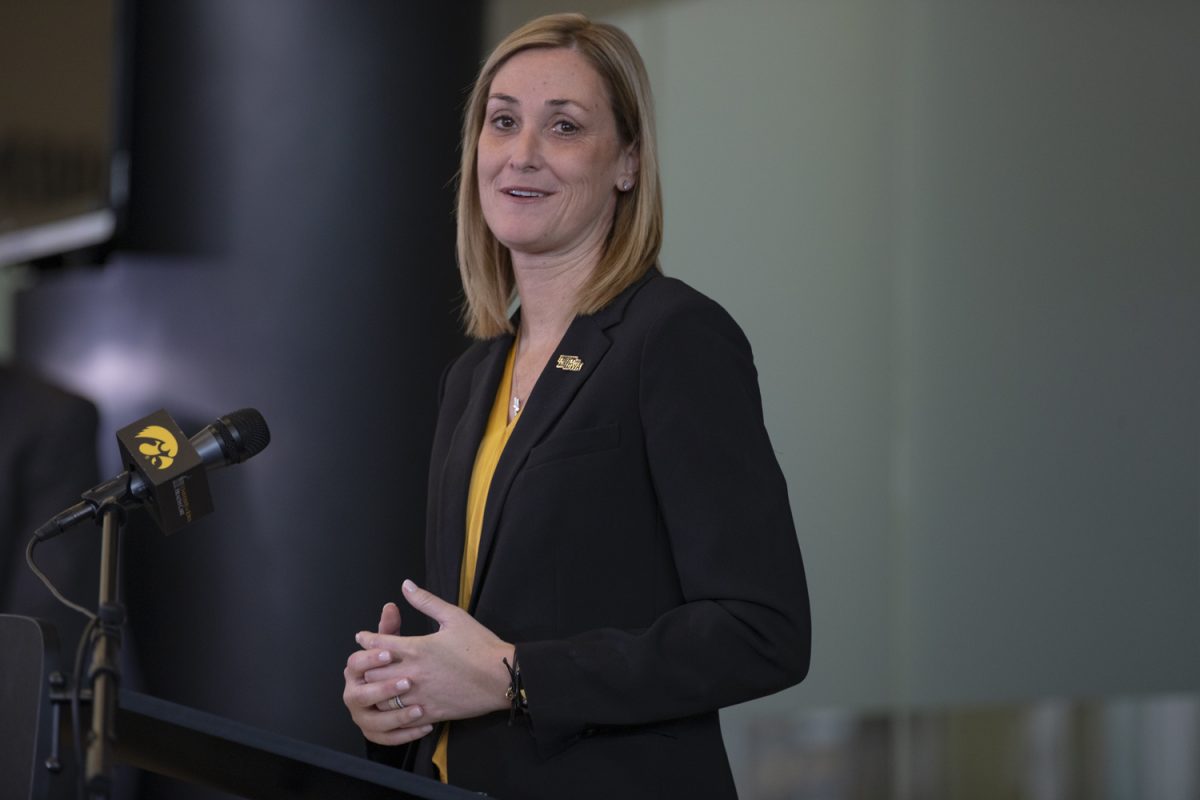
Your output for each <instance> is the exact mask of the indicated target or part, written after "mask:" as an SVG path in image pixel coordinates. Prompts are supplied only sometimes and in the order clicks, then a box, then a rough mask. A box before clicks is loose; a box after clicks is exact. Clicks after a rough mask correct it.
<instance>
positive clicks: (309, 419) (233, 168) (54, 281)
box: [17, 0, 481, 797]
mask: <svg viewBox="0 0 1200 800" xmlns="http://www.w3.org/2000/svg"><path fill="white" fill-rule="evenodd" d="M126 12H127V14H128V16H127V18H126V19H125V22H124V23H123V24H125V25H126V26H127V28H126V33H127V34H128V35H126V36H125V37H124V39H125V45H124V46H125V47H127V48H128V55H129V59H128V65H127V66H128V69H127V71H126V74H125V77H124V84H123V86H124V89H125V90H126V91H127V92H128V95H127V96H128V104H127V107H126V112H127V116H126V117H125V119H126V121H127V123H128V128H127V131H126V134H127V139H128V145H129V153H130V166H131V172H130V193H129V198H130V200H129V206H128V209H127V213H128V219H127V222H128V225H127V228H126V230H125V232H124V234H123V235H122V237H121V238H120V239H119V240H118V241H117V242H116V246H115V249H114V251H113V252H112V254H111V256H110V257H109V258H108V259H107V263H106V264H104V265H103V266H96V265H82V266H74V267H61V266H59V267H57V268H55V269H51V270H46V271H43V272H41V273H40V274H39V279H38V281H37V284H36V285H35V286H33V287H32V288H30V289H28V290H26V291H24V292H22V294H21V295H20V296H19V298H18V306H17V358H18V360H19V361H22V362H25V363H28V364H31V365H34V366H36V367H37V368H39V369H40V371H42V372H43V373H44V374H46V375H48V376H49V377H51V378H53V379H55V380H56V381H58V382H59V383H61V384H63V385H65V386H67V387H69V388H72V389H74V390H75V391H78V392H79V393H81V394H84V395H86V396H88V397H90V398H92V399H93V400H94V401H95V402H96V403H97V405H98V406H99V408H100V412H101V422H100V430H101V441H100V443H99V446H100V454H101V469H102V471H103V472H104V473H106V474H107V473H114V472H115V471H117V470H118V463H117V460H116V443H115V438H114V437H113V434H114V432H115V431H116V429H118V428H120V427H122V426H123V425H125V424H128V423H129V422H131V421H133V420H135V419H137V418H139V417H141V416H143V415H145V414H147V413H149V412H150V411H152V410H154V409H156V408H159V407H163V408H166V409H167V410H168V411H169V412H170V413H171V414H172V415H173V416H174V417H175V419H176V420H177V421H178V422H179V423H180V425H181V427H182V428H183V429H184V430H185V431H187V432H189V433H191V432H193V431H195V430H198V429H199V428H200V427H202V426H203V425H204V424H207V423H208V422H210V421H212V420H213V419H215V418H216V417H217V416H220V415H222V414H225V413H227V412H229V411H232V410H234V409H237V408H242V407H254V408H257V409H259V410H260V411H261V412H262V413H263V415H264V416H265V418H266V420H267V422H268V424H269V425H270V428H271V433H272V443H271V445H270V447H268V448H267V450H265V451H264V452H263V453H262V454H261V455H259V456H257V457H256V458H255V459H253V460H252V461H250V462H248V463H246V464H244V465H241V466H238V467H235V468H232V469H229V470H226V471H223V472H220V473H216V474H214V475H213V476H212V490H213V497H214V501H215V504H216V512H215V513H214V514H213V515H211V516H210V517H208V518H206V519H204V520H202V521H200V522H198V523H197V524H195V525H194V526H192V527H191V528H189V529H187V530H185V531H183V532H180V533H178V534H176V535H174V536H172V537H169V538H167V537H163V536H162V535H161V534H159V533H158V532H157V531H155V530H153V528H152V527H151V526H150V525H149V524H148V522H147V521H146V520H145V519H138V518H137V516H135V518H134V519H133V520H132V521H131V524H130V526H129V529H128V530H127V532H126V535H125V537H124V540H123V553H122V556H123V559H122V573H123V581H124V599H125V602H126V604H127V607H128V611H129V625H128V629H127V633H128V636H127V637H126V640H125V644H124V652H123V655H124V656H125V660H126V682H125V685H126V686H132V687H133V688H135V689H139V690H141V691H144V692H147V693H150V694H153V695H156V696H158V697H162V698H165V699H167V700H171V701H174V702H178V703H182V704H185V705H189V706H194V707H196V708H199V709H202V710H204V711H208V712H212V713H215V714H219V715H223V716H226V717H230V718H233V719H236V720H240V721H243V722H246V723H249V724H252V725H255V726H259V727H263V728H266V729H269V730H272V731H277V732H280V733H283V734H285V735H288V736H292V737H296V738H300V739H304V740H307V741H311V742H316V743H319V744H323V745H327V746H331V747H335V748H338V749H342V750H346V751H349V752H354V753H358V752H360V751H361V740H360V738H359V735H358V731H357V729H356V728H355V727H354V726H353V724H352V723H351V721H350V719H349V717H348V715H347V714H346V713H345V710H344V708H343V707H342V704H341V690H342V677H341V670H342V667H343V666H344V663H345V659H346V656H347V655H348V654H349V653H350V652H351V651H352V650H353V649H354V648H355V644H354V638H353V637H354V633H355V632H356V631H358V630H360V629H363V628H366V627H373V626H374V624H375V622H376V620H377V619H378V613H379V607H380V606H381V605H382V604H383V603H384V602H385V601H387V600H390V599H395V598H398V597H399V595H400V592H399V586H400V582H401V581H402V580H403V579H404V578H405V577H410V576H411V577H415V578H417V579H420V578H421V577H422V576H421V572H422V567H421V564H422V538H423V536H422V534H423V528H424V488H425V472H426V458H427V454H428V446H429V442H430V439H431V437H432V426H433V422H434V414H435V410H436V409H435V404H436V387H437V379H438V375H439V374H440V372H441V370H442V368H443V367H444V365H445V364H446V363H447V362H448V361H449V360H450V359H451V358H452V357H453V356H454V355H455V354H456V353H457V352H459V351H460V350H461V349H462V347H463V346H464V340H463V339H462V337H461V335H460V333H459V330H458V325H457V319H458V306H459V303H460V301H461V298H460V296H459V287H458V279H457V273H456V267H455V261H454V219H453V190H454V186H453V179H454V175H455V172H456V169H457V162H458V140H459V126H460V120H461V108H462V104H463V102H464V101H465V97H466V92H467V90H468V89H469V86H470V83H471V81H472V79H473V77H474V73H475V70H476V69H477V66H478V53H479V51H480V38H481V3H479V2H455V3H453V4H438V3H424V4H417V3H404V2H393V1H392V0H349V1H347V0H339V2H336V3H331V2H327V1H326V0H253V1H252V2H246V0H185V1H182V2H177V1H176V0H172V2H169V3H154V2H141V3H136V4H132V5H129V6H126ZM83 488H86V487H80V489H81V490H82V489H83ZM89 535H92V532H91V531H89V530H81V531H78V532H76V533H74V534H73V536H74V537H82V536H89ZM70 540H71V537H63V538H62V539H59V540H56V541H55V542H54V543H53V546H55V547H70V546H71V541H70ZM50 546H51V545H47V548H49V547H50ZM142 791H143V796H145V797H160V796H161V797H185V796H193V795H192V794H191V792H190V790H187V789H185V788H184V787H181V786H174V785H167V784H166V783H164V782H162V781H159V780H158V779H149V780H144V781H143V787H142ZM194 796H201V795H200V794H199V793H197V794H196V795H194ZM203 796H208V795H203Z"/></svg>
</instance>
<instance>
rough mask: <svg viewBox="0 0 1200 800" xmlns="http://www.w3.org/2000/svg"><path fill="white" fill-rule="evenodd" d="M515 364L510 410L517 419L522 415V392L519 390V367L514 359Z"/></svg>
mask: <svg viewBox="0 0 1200 800" xmlns="http://www.w3.org/2000/svg"><path fill="white" fill-rule="evenodd" d="M513 362H514V363H513V374H512V404H511V405H510V406H509V409H510V412H511V415H512V416H514V417H515V416H516V415H517V414H520V413H521V396H520V391H519V390H518V389H517V365H516V363H515V362H516V358H514V359H513Z"/></svg>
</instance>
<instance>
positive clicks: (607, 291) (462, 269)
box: [457, 14, 663, 339]
mask: <svg viewBox="0 0 1200 800" xmlns="http://www.w3.org/2000/svg"><path fill="white" fill-rule="evenodd" d="M560 47H561V48H566V49H569V50H574V51H575V52H577V53H579V54H580V55H582V56H583V57H584V58H586V59H587V60H588V62H589V63H590V64H591V65H592V67H593V68H595V70H596V72H597V73H599V75H600V77H601V78H602V79H603V80H604V83H605V85H606V86H607V87H608V93H609V97H610V100H611V102H612V110H613V116H614V117H615V118H616V122H617V133H618V135H619V136H620V137H621V144H622V145H626V146H627V145H629V144H634V146H635V147H634V150H635V152H636V153H637V154H638V174H637V179H636V180H635V181H634V185H633V188H632V189H631V190H630V191H627V192H620V193H618V195H617V206H616V210H615V211H614V212H613V222H612V228H611V230H610V231H609V235H608V240H607V242H606V244H605V248H604V253H603V254H602V255H601V257H600V263H599V264H597V265H596V268H595V269H594V270H593V271H592V274H591V276H590V277H589V278H588V281H587V282H586V283H585V284H584V285H583V286H582V287H581V288H580V291H579V295H578V296H577V297H576V299H575V312H576V313H577V314H592V313H595V312H596V311H599V310H600V309H601V308H603V307H604V306H606V305H608V304H609V303H610V302H612V300H613V298H615V297H616V296H617V295H618V294H620V293H621V292H622V291H623V290H624V289H625V288H626V287H627V286H629V285H630V284H631V283H633V282H634V281H636V280H637V279H638V278H640V277H641V276H642V275H644V274H645V273H646V271H647V270H649V269H651V268H657V266H658V253H659V250H660V249H661V247H662V229H663V211H662V191H661V188H660V185H659V177H658V152H657V147H656V144H655V137H654V108H653V101H652V99H651V95H650V80H649V78H648V77H647V76H646V67H645V65H644V64H643V63H642V58H641V56H640V55H638V52H637V48H636V47H634V45H633V42H632V41H631V40H630V38H629V37H628V36H627V35H626V34H625V32H624V31H622V30H621V29H620V28H617V27H615V26H612V25H608V24H605V23H601V22H592V21H591V20H590V19H588V18H587V17H585V16H584V15H582V14H551V15H549V16H545V17H540V18H538V19H535V20H533V21H532V22H529V23H527V24H526V25H524V26H522V27H521V28H518V29H517V30H515V31H513V32H512V33H510V34H509V35H508V36H507V37H506V38H505V39H504V41H502V42H501V43H500V44H499V45H497V46H496V49H495V50H493V51H492V54H491V55H490V56H488V59H487V61H485V62H484V64H483V67H482V69H480V71H479V77H478V78H477V79H476V80H475V86H474V88H473V89H472V91H471V96H470V99H469V100H468V101H467V108H466V114H465V115H464V118H463V138H462V165H461V167H460V169H459V173H458V237H457V250H458V269H459V273H460V274H461V276H462V283H463V291H464V293H465V295H466V307H465V309H464V321H465V323H466V329H467V333H468V334H470V335H471V336H474V337H476V338H480V339H487V338H491V337H493V336H498V335H500V334H501V333H511V332H512V323H511V322H510V321H509V319H508V309H509V307H510V306H511V304H512V301H513V298H514V294H515V292H516V281H515V279H514V277H513V267H512V259H511V256H510V255H509V252H508V249H507V248H506V247H504V246H503V245H502V244H500V242H498V241H497V240H496V237H495V236H493V235H492V232H491V230H490V229H489V228H488V226H487V222H486V221H485V220H484V218H483V209H482V208H481V206H480V203H479V188H478V180H477V178H478V176H477V167H476V156H477V153H478V149H479V136H480V133H481V131H482V129H483V120H484V112H485V109H486V105H487V98H488V93H489V91H490V90H491V85H492V80H493V79H494V78H495V77H496V73H497V72H499V71H500V68H501V67H503V66H504V64H505V63H507V62H508V60H509V59H510V58H512V57H513V56H515V55H516V54H517V53H520V52H522V51H524V50H530V49H533V48H560Z"/></svg>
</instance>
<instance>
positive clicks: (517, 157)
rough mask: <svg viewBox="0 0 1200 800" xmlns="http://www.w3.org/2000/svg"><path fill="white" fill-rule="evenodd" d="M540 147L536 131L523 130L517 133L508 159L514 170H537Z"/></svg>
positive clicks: (539, 161)
mask: <svg viewBox="0 0 1200 800" xmlns="http://www.w3.org/2000/svg"><path fill="white" fill-rule="evenodd" d="M541 159H542V156H541V147H540V141H539V139H538V135H537V131H536V130H533V129H531V128H525V129H524V130H522V131H520V132H519V133H517V136H516V139H515V141H514V142H513V150H512V157H511V159H510V161H511V163H512V166H513V168H514V169H518V170H521V171H525V170H531V169H537V168H538V167H540V166H541Z"/></svg>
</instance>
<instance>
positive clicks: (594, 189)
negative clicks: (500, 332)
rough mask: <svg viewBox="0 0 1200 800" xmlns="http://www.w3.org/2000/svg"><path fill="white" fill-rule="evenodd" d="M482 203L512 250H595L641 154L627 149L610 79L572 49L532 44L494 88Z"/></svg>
mask: <svg viewBox="0 0 1200 800" xmlns="http://www.w3.org/2000/svg"><path fill="white" fill-rule="evenodd" d="M476 169H477V173H478V181H479V201H480V205H481V206H482V207H483V216H484V219H485V220H487V224H488V227H489V228H490V229H491V231H492V234H493V235H495V237H496V238H497V239H498V240H499V241H500V243H501V244H503V245H504V246H506V247H508V248H509V249H510V250H512V251H513V252H514V253H524V254H529V255H539V256H545V255H549V256H565V257H568V258H570V257H572V256H579V255H581V254H588V253H590V252H595V253H598V252H600V249H601V247H602V246H603V243H604V240H605V239H606V237H607V236H608V230H609V228H610V226H611V224H612V216H613V209H614V208H615V207H616V198H617V192H618V190H619V188H620V186H621V183H622V182H623V181H626V180H628V181H632V180H634V178H635V177H636V172H637V156H636V155H635V154H634V153H633V148H632V146H622V144H621V141H620V137H619V136H618V134H617V124H616V119H615V118H614V117H613V113H612V106H611V103H610V101H609V97H608V91H607V88H606V87H605V85H604V81H603V79H602V78H601V77H600V75H599V74H598V73H597V72H596V70H595V69H593V68H592V66H591V65H590V64H589V63H588V62H587V60H586V59H585V58H584V57H583V56H581V55H579V54H578V53H576V52H575V51H574V50H567V49H562V48H559V49H552V50H550V49H534V50H525V51H523V52H521V53H518V54H517V55H515V56H513V57H512V58H511V59H509V60H508V62H507V63H505V65H504V66H503V67H501V68H500V70H499V72H497V73H496V77H495V78H493V79H492V85H491V88H490V91H489V93H488V100H487V107H486V110H485V112H484V121H483V130H482V131H481V133H480V136H479V150H478V153H477V156H476Z"/></svg>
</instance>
